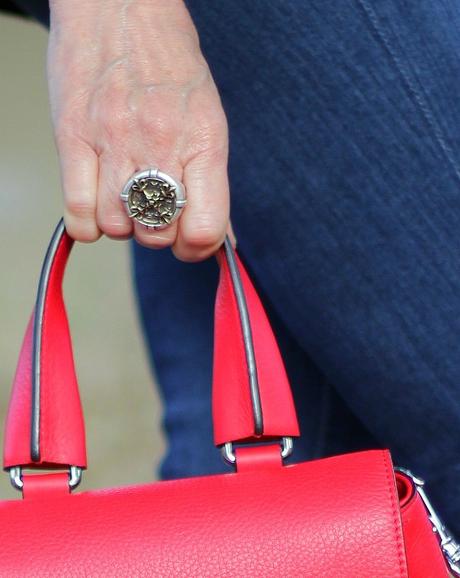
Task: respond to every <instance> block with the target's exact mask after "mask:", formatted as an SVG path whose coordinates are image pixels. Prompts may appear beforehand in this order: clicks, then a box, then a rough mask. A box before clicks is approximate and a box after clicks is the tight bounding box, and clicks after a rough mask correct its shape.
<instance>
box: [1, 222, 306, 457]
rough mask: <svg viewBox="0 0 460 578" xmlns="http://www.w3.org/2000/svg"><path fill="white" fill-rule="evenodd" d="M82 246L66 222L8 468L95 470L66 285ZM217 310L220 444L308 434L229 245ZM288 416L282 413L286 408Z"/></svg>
mask: <svg viewBox="0 0 460 578" xmlns="http://www.w3.org/2000/svg"><path fill="white" fill-rule="evenodd" d="M72 246H73V240H72V239H71V238H70V237H69V235H68V234H67V232H66V230H65V226H64V223H63V221H62V220H61V221H60V223H59V224H58V226H57V228H56V230H55V232H54V235H53V237H52V239H51V242H50V245H49V247H48V251H47V253H46V257H45V260H44V263H43V267H42V272H41V275H40V282H39V288H38V294H37V300H36V304H35V309H34V312H33V315H32V318H31V320H30V322H29V325H28V328H27V331H26V335H25V338H24V342H23V345H22V349H21V353H20V357H19V363H18V367H17V370H16V375H15V379H14V384H13V390H12V394H11V399H10V405H9V410H8V416H7V423H6V435H5V445H4V467H5V468H10V467H13V466H19V465H21V466H29V467H65V466H69V465H73V466H78V467H81V468H84V467H86V449H85V428H84V419H83V412H82V408H81V402H80V396H79V391H78V383H77V378H76V373H75V367H74V361H73V354H72V344H71V338H70V331H69V325H68V320H67V314H66V310H65V305H64V300H63V295H62V282H63V277H64V271H65V267H66V263H67V260H68V257H69V255H70V251H71V249H72ZM219 257H220V265H221V267H220V281H219V287H218V291H217V296H216V310H215V351H214V372H213V373H214V375H213V417H214V434H215V435H214V437H215V443H216V445H221V444H224V443H226V442H229V441H236V440H241V439H261V438H262V439H263V438H271V437H273V436H276V437H283V436H296V435H299V432H298V424H297V418H296V415H295V408H294V404H293V400H292V395H291V391H290V387H289V384H288V381H287V377H286V373H285V370H284V366H283V362H282V359H281V356H280V354H279V351H278V347H277V345H276V342H275V339H274V337H273V334H272V331H271V329H270V326H269V323H268V320H267V318H266V315H265V313H264V312H263V308H262V305H261V303H260V300H259V298H258V297H257V294H256V292H255V289H254V287H253V285H252V283H251V281H250V280H249V277H248V275H247V273H246V271H245V269H244V267H243V265H242V263H241V261H240V259H239V257H238V255H237V254H236V252H235V251H234V250H233V248H232V246H231V244H230V242H229V240H228V239H227V240H226V242H225V244H224V245H223V247H222V248H221V250H220V251H219ZM280 410H281V411H280Z"/></svg>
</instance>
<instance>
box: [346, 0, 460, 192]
mask: <svg viewBox="0 0 460 578" xmlns="http://www.w3.org/2000/svg"><path fill="white" fill-rule="evenodd" d="M356 1H357V3H358V4H359V6H360V7H361V8H362V10H363V12H364V14H365V15H366V17H367V18H368V20H369V22H370V24H371V26H372V28H373V29H374V31H375V32H376V34H377V36H378V38H379V40H380V41H381V42H382V45H383V46H384V48H385V49H386V50H387V52H388V54H389V55H390V57H391V59H392V60H393V62H394V64H395V65H396V68H397V69H398V71H399V73H400V74H401V76H402V79H403V81H404V83H405V84H406V87H407V89H408V91H409V94H410V95H412V96H413V97H414V102H415V103H416V105H417V106H418V107H419V109H420V111H421V113H422V116H423V118H424V119H425V122H426V123H427V125H428V127H429V128H430V129H431V130H432V131H433V134H434V137H435V139H436V141H437V143H438V145H439V146H440V148H441V151H442V152H443V153H444V156H445V157H446V159H447V161H448V163H449V164H450V165H451V167H452V168H453V169H454V173H455V176H456V177H457V179H458V180H459V181H460V167H459V165H458V164H457V163H456V161H455V159H454V157H453V154H452V149H450V147H449V146H448V145H447V144H446V141H445V139H444V136H443V134H442V130H441V128H440V126H439V124H438V123H437V122H436V120H435V118H434V116H433V114H432V113H431V110H430V108H429V106H428V104H427V102H426V101H425V99H424V98H423V95H422V94H421V93H420V91H419V90H418V89H417V87H416V85H415V83H414V81H413V80H412V78H411V75H410V74H409V72H408V70H407V68H406V67H405V66H404V64H403V63H402V62H401V60H400V58H399V57H398V56H397V54H396V52H395V50H394V49H393V47H392V45H391V42H390V40H389V38H388V35H387V34H386V33H385V31H384V30H383V28H382V26H381V25H380V24H379V21H378V18H377V15H376V13H375V11H374V9H373V8H372V7H371V6H370V4H369V2H368V0H356Z"/></svg>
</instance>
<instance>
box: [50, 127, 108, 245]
mask: <svg viewBox="0 0 460 578" xmlns="http://www.w3.org/2000/svg"><path fill="white" fill-rule="evenodd" d="M58 149H59V160H60V168H61V181H62V188H63V190H64V200H65V206H64V221H65V224H66V228H67V231H68V233H69V235H70V236H71V237H73V238H74V239H76V240H77V241H82V242H91V241H96V240H97V239H98V238H99V237H100V235H101V231H100V229H99V227H98V225H97V222H96V193H97V180H98V170H99V159H98V156H97V154H96V153H95V152H94V150H93V149H92V148H91V147H90V146H89V145H87V144H86V143H84V142H82V141H80V140H78V139H72V138H69V139H64V140H61V141H60V142H59V143H58Z"/></svg>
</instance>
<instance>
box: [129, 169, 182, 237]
mask: <svg viewBox="0 0 460 578" xmlns="http://www.w3.org/2000/svg"><path fill="white" fill-rule="evenodd" d="M120 197H121V200H122V201H123V203H124V205H125V208H126V212H127V213H128V216H129V217H131V218H132V219H136V221H138V222H139V223H141V224H142V225H145V226H146V227H148V228H149V229H164V228H166V227H169V225H170V224H171V223H173V222H174V221H175V220H177V219H178V217H179V215H180V214H181V212H182V209H183V208H184V207H185V205H186V204H187V199H186V195H185V187H184V185H183V184H182V183H181V182H179V181H176V180H174V179H173V178H172V177H170V176H169V175H167V174H166V173H163V172H161V171H160V170H158V169H157V168H152V169H147V170H143V171H139V172H136V173H134V174H133V175H132V177H131V178H130V179H129V181H128V182H127V183H126V185H125V186H124V188H123V191H122V192H121V194H120Z"/></svg>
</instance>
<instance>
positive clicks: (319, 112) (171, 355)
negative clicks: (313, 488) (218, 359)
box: [133, 0, 460, 534]
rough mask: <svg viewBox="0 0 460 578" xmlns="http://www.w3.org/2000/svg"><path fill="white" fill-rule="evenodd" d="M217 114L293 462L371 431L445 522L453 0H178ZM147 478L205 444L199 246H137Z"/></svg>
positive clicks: (453, 507)
mask: <svg viewBox="0 0 460 578" xmlns="http://www.w3.org/2000/svg"><path fill="white" fill-rule="evenodd" d="M187 4H188V6H189V8H190V10H191V13H192V16H193V19H194V21H195V23H196V26H197V27H198V30H199V33H200V38H201V45H202V49H203V51H204V53H205V56H206V57H207V59H208V63H209V65H210V67H211V70H212V72H213V75H214V78H215V81H216V84H217V86H218V88H219V90H220V94H221V97H222V101H223V105H224V108H225V110H226V113H227V117H228V122H229V129H230V161H229V178H230V185H231V194H232V222H233V225H234V228H235V231H236V235H237V238H238V245H239V250H240V253H241V254H242V256H243V258H244V260H245V262H246V264H247V266H248V268H249V269H250V272H251V273H252V277H253V279H254V281H255V283H256V285H257V287H258V289H259V290H260V292H261V295H262V297H263V301H264V304H265V305H266V307H267V309H268V311H269V313H270V318H271V320H272V321H273V323H274V328H275V331H276V335H277V337H278V339H279V342H280V345H281V348H282V352H283V354H284V359H285V361H286V364H287V369H288V374H289V376H290V378H291V384H292V387H293V390H294V396H295V401H296V405H297V410H298V414H299V420H300V425H301V433H302V437H301V438H300V440H298V441H296V443H295V449H294V454H293V457H292V458H291V459H292V461H300V460H305V459H310V458H313V457H319V456H325V455H330V454H335V453H339V452H348V451H353V450H357V449H361V448H367V447H378V446H386V447H389V448H390V449H391V450H392V454H393V458H394V461H395V463H396V464H399V465H403V466H405V467H408V468H411V469H413V471H414V472H416V473H417V474H418V475H420V476H422V477H425V478H426V480H427V482H428V488H429V492H430V494H431V495H432V497H433V500H434V502H435V503H436V505H437V506H438V508H439V509H440V511H441V513H442V515H443V517H444V518H445V520H446V521H447V522H448V523H449V524H450V526H451V528H452V530H453V531H454V532H456V533H457V534H460V33H459V30H460V6H459V4H458V2H456V1H455V0H450V1H449V0H444V1H443V2H440V1H439V0H410V1H406V2H402V1H397V0H384V1H381V2H372V3H371V2H369V1H368V0H353V1H352V0H344V1H343V2H340V3H337V2H335V1H334V0H313V1H312V0H310V1H309V2H303V1H300V0H270V1H267V0H246V1H244V0H234V1H232V2H230V1H227V2H209V0H188V2H187ZM133 249H134V264H135V273H136V281H137V290H138V295H139V303H140V309H141V317H142V320H143V323H144V328H145V333H146V336H147V339H148V343H149V347H150V351H151V353H152V359H153V362H154V366H155V370H156V373H157V376H158V380H159V384H160V388H161V392H162V395H163V399H164V404H165V410H164V427H165V429H166V433H167V437H168V442H169V445H168V449H167V453H166V455H165V457H164V459H163V462H162V464H161V471H160V474H161V477H162V478H174V477H181V476H189V475H197V474H204V473H208V472H218V471H227V466H225V464H224V463H223V461H222V459H221V457H220V455H219V452H218V451H217V450H216V449H215V448H214V446H213V444H212V424H211V406H210V396H211V391H210V388H211V352H212V311H213V300H214V293H215V289H216V282H217V265H216V263H215V262H214V260H213V259H211V260H209V261H206V262H204V263H200V264H184V263H181V262H178V261H177V260H175V259H174V257H172V255H171V253H170V252H168V251H163V252H157V251H150V250H147V249H144V248H142V247H140V246H137V245H133Z"/></svg>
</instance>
